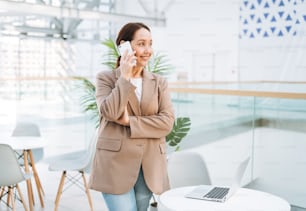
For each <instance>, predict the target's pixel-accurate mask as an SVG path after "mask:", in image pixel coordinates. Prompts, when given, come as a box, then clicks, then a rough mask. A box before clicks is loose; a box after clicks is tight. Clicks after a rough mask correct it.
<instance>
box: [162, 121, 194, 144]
mask: <svg viewBox="0 0 306 211" xmlns="http://www.w3.org/2000/svg"><path fill="white" fill-rule="evenodd" d="M190 125H191V121H190V118H189V117H177V118H176V119H175V122H174V125H173V128H172V131H171V132H170V133H169V134H168V135H167V136H166V142H167V143H168V144H169V146H171V147H175V146H177V148H176V150H178V149H179V147H178V145H179V144H180V143H181V141H182V139H183V138H184V137H185V136H186V135H187V133H188V132H189V130H190Z"/></svg>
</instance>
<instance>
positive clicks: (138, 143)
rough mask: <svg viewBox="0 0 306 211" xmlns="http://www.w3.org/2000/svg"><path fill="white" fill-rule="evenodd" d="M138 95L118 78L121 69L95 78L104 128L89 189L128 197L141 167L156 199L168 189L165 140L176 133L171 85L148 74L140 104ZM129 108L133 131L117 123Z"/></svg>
mask: <svg viewBox="0 0 306 211" xmlns="http://www.w3.org/2000/svg"><path fill="white" fill-rule="evenodd" d="M135 89H136V87H135V86H134V85H133V84H131V83H130V82H129V81H127V80H125V79H123V78H120V70H119V69H116V70H114V71H109V72H100V73H99V74H98V75H97V81H96V100H97V105H98V108H99V112H100V115H101V118H104V119H105V120H106V121H105V122H106V124H105V126H103V124H101V125H102V126H101V128H100V130H99V136H98V141H97V145H96V153H95V158H94V162H93V166H92V170H91V175H90V179H89V188H91V189H94V190H97V191H101V192H104V193H110V194H122V193H126V192H128V191H129V190H130V189H131V188H132V187H133V186H134V184H135V183H136V180H137V178H138V174H139V170H140V167H141V166H142V169H143V174H144V178H145V181H146V184H147V186H148V187H149V189H150V190H151V191H152V192H153V193H156V194H161V193H162V192H164V191H166V190H168V189H169V180H168V175H167V160H166V143H165V136H166V135H167V134H169V132H170V131H171V130H172V127H173V122H174V119H175V117H174V110H173V106H172V102H171V97H170V94H169V91H168V84H167V81H166V80H165V79H164V78H162V77H161V76H160V75H157V74H153V73H151V72H148V71H146V70H145V71H144V73H143V85H142V97H141V103H139V101H138V99H137V96H136V94H135ZM126 105H127V108H128V112H129V115H130V126H129V127H127V126H122V125H119V124H117V123H115V122H114V121H115V120H116V119H118V118H119V117H120V116H121V115H122V114H123V112H124V109H125V106H126ZM103 122H104V121H103Z"/></svg>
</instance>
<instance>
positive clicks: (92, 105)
mask: <svg viewBox="0 0 306 211" xmlns="http://www.w3.org/2000/svg"><path fill="white" fill-rule="evenodd" d="M102 44H103V45H104V46H106V47H107V48H108V50H109V51H108V53H107V54H105V55H104V57H103V58H104V60H103V62H102V63H103V64H104V65H106V66H107V67H109V68H110V69H112V70H113V69H115V66H116V62H117V58H118V57H119V54H118V51H117V48H116V44H115V42H114V41H113V40H112V39H107V40H105V41H103V42H102ZM147 68H148V70H149V71H151V72H154V73H157V74H162V75H166V74H169V73H170V71H171V70H172V69H173V67H172V65H170V64H169V63H168V61H167V59H166V56H165V55H162V54H159V53H156V54H154V55H153V57H152V58H151V60H150V61H149V63H148V67H147ZM74 78H75V79H78V80H79V81H80V82H81V83H79V84H78V88H80V89H81V90H82V92H83V95H82V96H81V106H82V108H83V111H84V112H89V113H90V115H91V119H93V120H94V121H95V125H96V127H98V126H99V112H98V106H97V104H96V99H95V90H96V88H95V86H94V84H93V83H92V82H91V81H90V80H88V79H87V78H85V77H74ZM190 125H191V122H190V118H189V117H177V118H176V119H175V122H174V125H173V129H172V131H171V132H170V133H169V134H168V135H167V137H166V142H167V144H168V145H169V146H170V147H174V150H175V151H177V150H179V144H180V143H181V141H182V139H183V138H184V137H185V136H186V135H187V133H188V132H189V130H190Z"/></svg>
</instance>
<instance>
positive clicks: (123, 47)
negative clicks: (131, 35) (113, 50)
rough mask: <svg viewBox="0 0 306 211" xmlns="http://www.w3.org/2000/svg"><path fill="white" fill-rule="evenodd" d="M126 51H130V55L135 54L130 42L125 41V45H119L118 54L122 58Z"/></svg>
mask: <svg viewBox="0 0 306 211" xmlns="http://www.w3.org/2000/svg"><path fill="white" fill-rule="evenodd" d="M126 50H127V51H128V53H129V54H130V53H133V49H132V46H131V43H130V41H125V42H124V43H122V44H120V45H118V52H119V54H120V56H122V55H123V54H124V53H125V52H126Z"/></svg>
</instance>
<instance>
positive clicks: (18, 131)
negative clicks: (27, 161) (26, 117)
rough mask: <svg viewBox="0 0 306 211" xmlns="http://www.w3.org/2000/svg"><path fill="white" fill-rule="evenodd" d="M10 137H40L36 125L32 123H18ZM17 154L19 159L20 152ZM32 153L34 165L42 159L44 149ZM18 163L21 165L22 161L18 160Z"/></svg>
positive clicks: (34, 150)
mask: <svg viewBox="0 0 306 211" xmlns="http://www.w3.org/2000/svg"><path fill="white" fill-rule="evenodd" d="M12 136H13V137H24V136H26V137H40V136H41V133H40V129H39V127H38V125H36V124H34V123H32V122H18V123H17V124H16V126H15V128H14V130H13V132H12ZM17 153H18V155H19V156H20V158H21V155H22V152H21V151H17ZM32 153H33V158H34V161H35V163H37V162H38V161H40V160H42V159H43V157H44V148H38V149H33V150H32ZM20 158H19V159H20ZM19 163H20V164H21V165H23V163H24V162H23V160H22V159H20V160H19Z"/></svg>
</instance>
